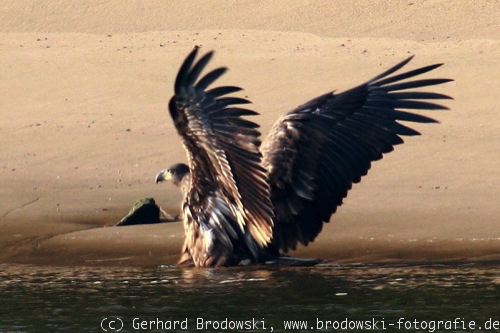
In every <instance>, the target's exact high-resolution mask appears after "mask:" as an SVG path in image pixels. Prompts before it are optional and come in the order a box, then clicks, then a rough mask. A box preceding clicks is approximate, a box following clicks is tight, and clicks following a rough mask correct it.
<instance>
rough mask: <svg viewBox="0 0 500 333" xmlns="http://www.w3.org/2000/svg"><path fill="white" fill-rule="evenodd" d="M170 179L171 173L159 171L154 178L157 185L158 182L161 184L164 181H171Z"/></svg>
mask: <svg viewBox="0 0 500 333" xmlns="http://www.w3.org/2000/svg"><path fill="white" fill-rule="evenodd" d="M171 179H172V173H171V172H170V171H169V170H165V169H163V170H161V171H160V172H158V173H157V174H156V177H155V182H156V184H158V183H159V182H163V181H165V180H171Z"/></svg>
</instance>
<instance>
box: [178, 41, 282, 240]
mask: <svg viewBox="0 0 500 333" xmlns="http://www.w3.org/2000/svg"><path fill="white" fill-rule="evenodd" d="M197 53H198V48H195V49H194V50H193V51H192V52H191V53H190V54H189V55H188V56H187V58H186V59H185V61H184V63H183V64H182V66H181V68H180V70H179V73H178V74H177V78H176V81H175V95H174V96H173V97H172V99H171V100H170V103H169V109H170V114H171V116H172V119H173V120H174V124H175V127H176V128H177V131H178V133H179V134H180V136H181V137H182V139H183V144H184V146H185V148H186V151H187V154H188V160H189V168H190V173H191V186H190V189H189V194H188V198H189V204H190V205H192V206H193V207H190V211H191V212H193V213H196V211H197V210H200V211H199V212H198V213H200V214H204V215H210V212H202V211H201V210H203V209H204V208H203V207H204V206H203V204H202V201H203V200H204V198H207V197H209V196H210V195H214V193H217V195H219V196H221V198H220V199H221V200H222V201H224V202H225V203H226V204H227V205H228V206H229V208H230V209H231V211H232V213H233V214H234V216H235V217H236V219H237V221H235V222H237V223H238V225H239V226H240V227H241V229H242V231H244V232H249V233H250V235H251V236H252V237H253V238H254V239H255V241H256V242H257V243H258V244H260V245H261V246H264V245H266V244H267V243H269V242H270V240H271V237H272V219H273V209H272V206H271V201H270V198H269V197H270V195H269V185H268V183H267V181H266V174H265V169H264V168H263V167H262V166H261V158H262V156H261V154H260V152H259V146H260V139H259V136H260V132H259V131H258V130H257V127H258V126H257V125H256V124H255V123H253V122H251V121H248V120H245V119H243V118H242V116H253V115H256V114H257V113H256V112H254V111H251V110H247V109H244V108H240V107H237V106H238V105H240V104H247V103H250V102H249V101H248V100H245V99H242V98H238V97H228V96H227V95H228V94H230V93H233V92H236V91H239V90H241V88H238V87H234V86H222V87H217V88H213V89H210V90H207V88H208V87H209V86H210V85H211V84H212V83H213V82H214V81H215V80H217V79H218V78H219V77H220V76H221V75H222V74H224V72H225V71H226V68H217V69H214V70H212V71H210V72H208V73H207V74H205V75H204V76H202V77H201V78H200V74H201V73H202V71H203V69H204V68H205V67H206V65H207V64H208V62H209V61H210V59H211V57H212V55H213V52H209V53H207V54H205V55H203V56H202V57H201V58H200V59H199V60H198V61H195V58H196V56H197Z"/></svg>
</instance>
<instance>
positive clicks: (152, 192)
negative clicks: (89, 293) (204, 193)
mask: <svg viewBox="0 0 500 333" xmlns="http://www.w3.org/2000/svg"><path fill="white" fill-rule="evenodd" d="M499 14H500V2H499V1H481V2H475V1H438V0H433V1H386V2H379V1H353V2H348V1H334V2H331V1H304V0H303V1H292V2H289V1H271V2H264V1H238V2H234V3H233V2H227V1H206V2H199V1H183V2H182V3H181V2H173V1H172V2H165V1H148V2H147V3H144V2H141V1H121V0H120V1H119V0H111V1H80V2H77V1H72V2H67V1H62V0H59V1H58V0H48V1H44V2H38V1H26V0H22V1H3V2H2V4H1V5H0V67H1V68H2V74H1V76H0V101H1V102H0V105H1V107H0V116H1V119H2V121H1V122H0V146H1V147H2V148H1V150H0V181H1V184H2V185H1V186H0V228H1V229H0V230H1V232H0V262H22V263H43V264H72V265H73V264H74V265H111V264H113V265H114V264H119V265H157V264H169V263H173V262H175V258H176V256H177V253H178V251H179V247H180V243H181V240H182V227H181V226H180V224H178V223H174V224H165V225H154V226H133V227H123V228H114V227H110V226H112V225H113V224H114V223H116V222H117V221H118V220H119V218H120V217H122V216H123V215H125V214H126V213H127V212H128V210H129V208H130V206H131V205H132V203H133V202H134V201H135V200H136V199H138V198H141V197H145V196H152V197H154V198H155V199H156V200H157V202H159V203H160V204H161V205H162V206H163V208H165V209H166V210H167V211H169V212H172V213H176V212H177V211H178V209H179V206H180V195H179V193H178V191H177V189H175V188H174V187H173V186H171V185H168V184H162V185H155V184H154V175H155V174H156V172H157V171H158V170H160V169H162V168H164V167H167V166H168V165H170V164H173V163H175V162H178V161H184V160H185V154H184V151H183V150H182V147H181V145H180V141H179V138H178V137H177V135H176V133H175V129H174V128H173V125H172V123H171V120H170V118H169V116H168V114H167V112H166V110H167V103H168V99H169V98H170V96H171V94H172V83H173V79H174V76H175V74H176V71H177V69H178V67H179V64H180V62H181V61H182V59H183V57H184V56H185V55H186V54H187V52H189V50H191V49H192V47H193V46H194V45H200V46H202V48H203V50H211V49H213V50H215V51H216V56H215V60H214V61H213V64H212V66H220V65H225V66H228V67H229V68H230V72H229V73H228V74H227V75H226V76H225V77H224V78H223V79H222V80H221V83H225V84H237V85H241V86H243V87H244V88H245V91H244V92H242V94H241V96H248V98H249V99H251V100H252V101H253V102H254V105H253V108H254V109H255V110H257V111H259V112H260V113H261V114H262V115H261V116H259V117H258V118H257V119H256V121H258V122H259V123H260V124H262V131H263V133H267V131H268V129H269V127H270V126H271V125H272V123H273V121H275V120H276V119H277V117H278V116H279V115H280V114H283V113H284V112H287V111H288V110H290V109H292V108H294V107H295V106H297V105H298V104H300V103H302V102H305V101H306V100H308V99H310V98H312V97H314V96H317V95H319V94H321V93H324V92H326V91H329V90H333V89H335V90H343V89H347V88H350V87H352V86H353V85H355V84H359V83H361V82H363V81H365V80H367V79H369V78H370V77H372V76H374V75H376V74H378V73H379V72H380V71H381V70H383V69H385V68H387V67H389V66H391V65H393V64H395V63H396V62H399V61H401V60H402V59H404V58H406V57H407V56H409V55H411V54H415V55H416V57H415V59H414V60H413V61H412V63H411V64H410V66H409V68H415V67H416V66H423V65H428V64H431V63H436V62H444V63H445V66H443V67H442V68H440V69H439V70H437V71H435V72H434V73H431V74H429V75H428V77H449V78H453V79H455V82H453V83H449V84H447V85H444V86H442V87H438V88H436V89H435V90H436V91H437V92H442V93H445V94H448V95H451V96H453V97H454V98H455V100H454V101H450V102H448V103H447V105H448V106H449V107H450V108H451V111H447V112H440V113H431V116H434V117H435V118H437V119H438V120H439V121H440V122H441V123H440V124H439V125H419V126H415V128H416V129H418V130H419V131H421V132H422V133H423V135H422V136H420V137H414V138H410V139H406V143H405V144H404V145H402V146H399V147H398V148H397V149H396V151H395V152H393V153H391V154H389V155H387V156H386V157H385V158H384V159H383V160H382V161H380V162H377V163H375V165H374V166H373V168H372V170H371V172H370V173H369V175H368V176H367V177H365V178H364V179H363V181H362V182H361V184H358V185H356V186H355V187H354V189H353V190H352V191H351V193H350V194H349V196H348V198H347V199H346V200H345V204H344V205H343V206H342V207H341V208H340V209H339V211H338V213H337V214H336V215H335V216H334V217H333V218H332V221H331V223H329V224H328V225H326V226H325V228H324V231H323V233H322V234H321V236H320V237H319V238H318V239H317V241H316V242H314V244H313V245H312V246H310V247H308V248H306V249H304V248H302V249H300V250H299V251H298V252H297V253H295V255H298V256H315V257H321V258H327V259H331V260H334V261H338V262H414V261H449V260H469V261H470V260H474V261H475V260H499V259H500V205H499V201H498V197H499V194H500V168H499V166H500V154H499V150H500V109H499V106H498V87H499V86H500V75H499V73H500V25H499V23H498V16H499Z"/></svg>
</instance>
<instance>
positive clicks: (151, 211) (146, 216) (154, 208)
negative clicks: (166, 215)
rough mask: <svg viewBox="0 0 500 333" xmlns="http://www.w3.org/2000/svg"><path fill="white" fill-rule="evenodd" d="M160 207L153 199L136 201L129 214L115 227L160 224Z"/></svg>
mask: <svg viewBox="0 0 500 333" xmlns="http://www.w3.org/2000/svg"><path fill="white" fill-rule="evenodd" d="M160 222H162V221H161V220H160V207H159V206H158V205H157V204H156V202H155V200H154V199H153V198H143V199H139V200H137V201H136V202H135V203H134V205H133V206H132V209H130V212H129V213H128V214H127V215H126V216H125V217H124V218H122V219H121V220H120V222H118V223H117V224H116V226H125V225H135V224H154V223H160Z"/></svg>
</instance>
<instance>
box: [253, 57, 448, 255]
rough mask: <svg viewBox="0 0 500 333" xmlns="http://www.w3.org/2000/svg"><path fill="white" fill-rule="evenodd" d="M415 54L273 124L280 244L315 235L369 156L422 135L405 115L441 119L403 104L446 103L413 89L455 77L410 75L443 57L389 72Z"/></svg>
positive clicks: (270, 148)
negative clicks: (418, 78)
mask: <svg viewBox="0 0 500 333" xmlns="http://www.w3.org/2000/svg"><path fill="white" fill-rule="evenodd" d="M411 59H412V57H410V58H408V59H406V60H405V61H403V62H401V63H399V64H398V65H396V66H394V67H392V68H391V69H389V70H387V71H385V72H384V73H382V74H380V75H378V76H376V77H375V78H373V79H372V80H370V81H368V82H367V83H365V84H362V85H360V86H358V87H355V88H353V89H351V90H348V91H346V92H343V93H341V94H338V95H336V94H334V93H333V92H332V93H328V94H325V95H322V96H319V97H317V98H315V99H313V100H311V101H309V102H308V103H306V104H304V105H302V106H300V107H298V108H297V109H295V110H293V111H291V112H290V113H288V114H286V115H285V116H283V117H282V118H281V119H280V120H278V122H277V123H275V124H274V126H273V128H272V129H271V133H270V135H269V137H268V138H267V139H266V141H265V142H264V145H263V149H262V150H263V154H264V159H263V163H264V166H265V167H266V169H267V170H268V173H269V183H270V186H271V200H272V202H273V205H274V208H275V214H276V219H275V230H274V239H273V244H274V245H275V246H276V247H277V248H280V249H282V250H284V251H287V250H289V249H295V248H296V246H297V242H299V243H301V244H304V245H307V244H308V243H309V242H310V241H312V240H314V238H315V237H316V236H317V235H318V233H319V232H320V231H321V229H322V226H323V222H328V221H329V220H330V217H331V215H332V214H333V213H335V211H336V209H337V207H338V206H340V205H341V204H342V200H343V198H344V197H345V196H346V195H347V192H348V191H349V189H351V187H352V184H353V183H358V182H359V181H360V180H361V177H362V176H364V175H366V174H367V172H368V170H369V169H370V166H371V162H372V161H376V160H379V159H381V158H382V155H383V154H385V153H388V152H390V151H392V150H393V149H394V146H395V145H398V144H401V143H403V140H402V138H401V137H402V136H406V135H419V134H420V133H418V132H417V131H415V130H413V129H411V128H410V127H407V126H405V125H402V124H401V123H399V121H407V122H417V123H433V122H436V121H435V120H433V119H431V118H428V117H425V116H422V115H419V114H415V113H412V112H407V111H403V110H405V109H406V110H408V109H409V110H442V109H447V108H446V107H444V106H441V105H439V104H435V103H431V102H429V100H439V99H450V97H449V96H446V95H442V94H437V93H433V92H422V91H421V90H419V91H412V90H408V89H412V88H421V87H426V86H433V85H437V84H441V83H444V82H448V81H451V80H449V79H423V80H410V81H404V80H405V79H412V78H414V77H415V76H418V75H420V74H423V73H426V72H429V71H431V70H433V69H435V68H437V67H439V66H441V65H442V64H437V65H431V66H427V67H423V68H419V69H416V70H412V71H409V72H406V73H402V74H399V75H393V76H391V74H393V73H394V72H396V71H397V70H399V69H400V68H401V67H403V66H404V65H406V64H407V63H408V62H409V61H410V60H411Z"/></svg>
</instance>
